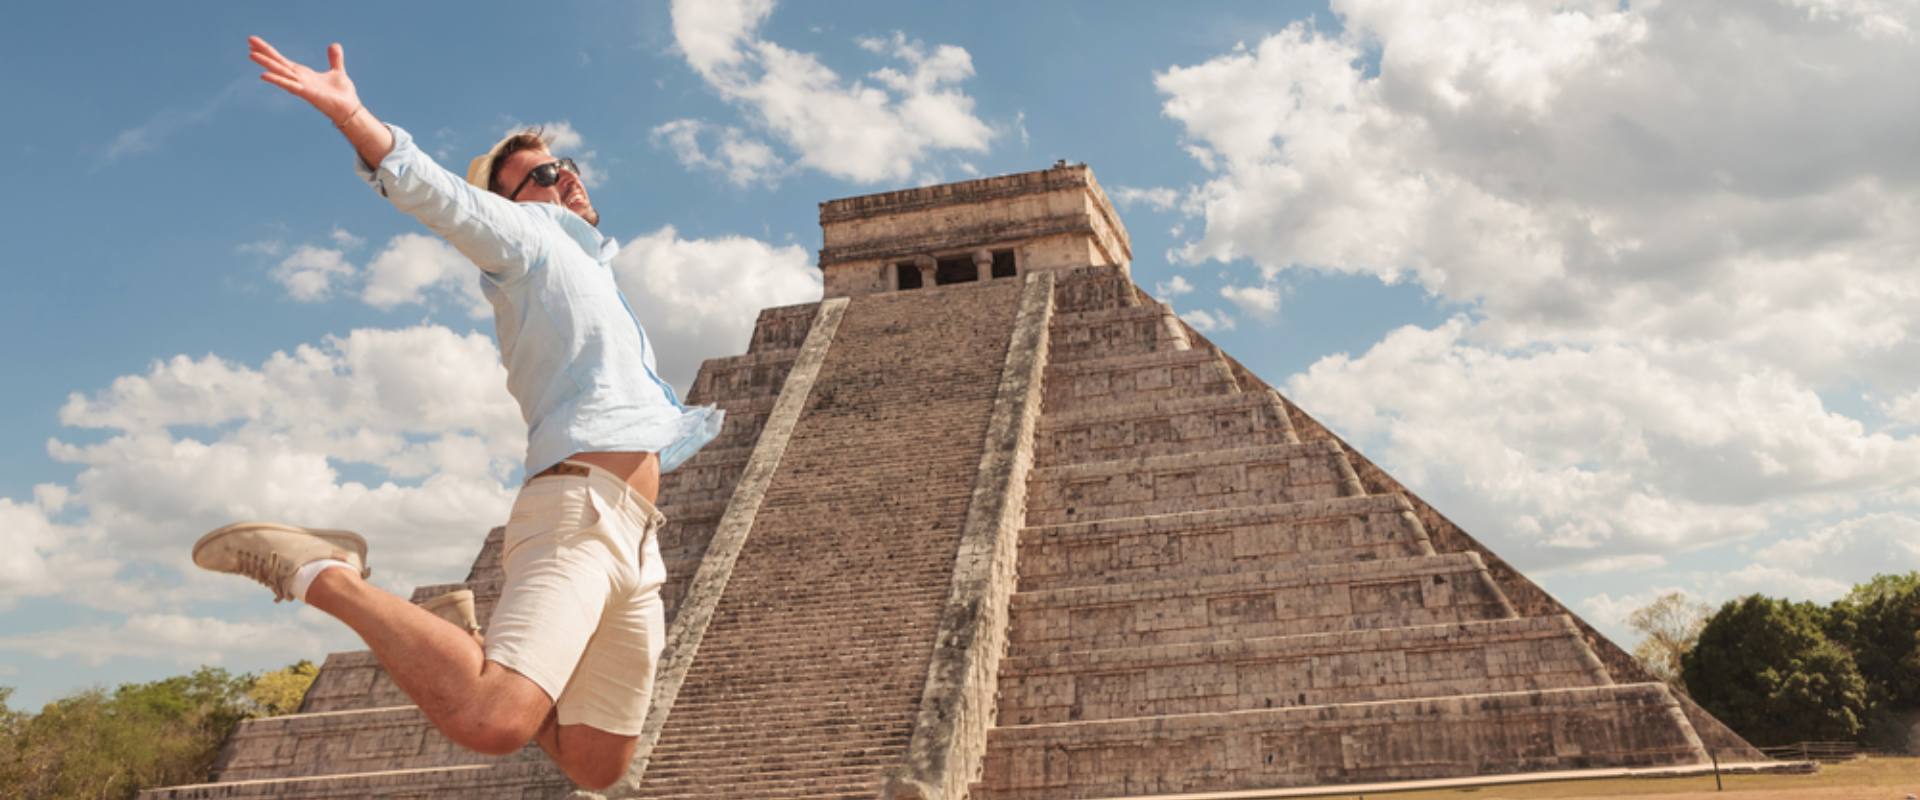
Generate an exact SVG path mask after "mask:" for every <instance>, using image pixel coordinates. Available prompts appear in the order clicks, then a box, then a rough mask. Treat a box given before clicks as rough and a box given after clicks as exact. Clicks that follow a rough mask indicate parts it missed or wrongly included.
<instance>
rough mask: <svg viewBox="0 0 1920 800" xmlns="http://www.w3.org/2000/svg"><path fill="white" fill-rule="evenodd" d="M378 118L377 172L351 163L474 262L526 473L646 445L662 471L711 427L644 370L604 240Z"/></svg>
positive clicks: (708, 409) (647, 353)
mask: <svg viewBox="0 0 1920 800" xmlns="http://www.w3.org/2000/svg"><path fill="white" fill-rule="evenodd" d="M387 127H388V128H389V129H391V130H392V131H393V152H391V153H388V154H387V157H386V158H384V159H381V161H380V168H379V170H378V171H376V170H374V169H372V168H369V167H368V166H367V165H366V164H365V163H363V162H361V161H360V159H358V158H356V159H354V163H355V167H356V169H357V170H358V171H359V173H360V176H361V177H363V178H365V179H366V180H367V182H368V183H370V184H372V185H373V187H374V189H376V190H378V191H379V192H380V194H381V196H383V197H386V198H387V199H388V200H391V201H393V204H394V206H396V207H398V208H399V209H400V210H401V211H405V212H407V213H408V214H412V215H413V217H414V218H415V219H418V220H420V221H421V222H422V223H424V224H425V225H426V226H427V227H428V228H430V229H432V230H433V232H434V233H437V234H440V236H441V237H443V238H445V239H446V240H447V243H448V244H451V245H453V247H454V249H455V250H459V251H460V252H461V253H462V254H464V255H465V256H466V257H467V258H468V259H470V260H472V261H473V263H474V266H477V267H479V268H480V288H481V290H482V291H483V292H484V293H485V294H486V296H487V300H488V301H489V302H491V303H492V304H493V322H494V337H495V338H496V339H497V340H498V341H499V343H500V362H501V363H502V364H505V365H506V367H507V391H508V392H509V393H511V394H512V395H513V399H514V400H516V401H518V402H519V403H520V416H521V418H522V419H524V420H526V423H527V474H528V475H532V474H534V473H536V472H539V471H540V470H543V469H546V468H547V467H550V466H553V465H554V464H557V463H559V462H560V461H561V460H563V459H565V458H566V457H567V456H570V455H573V454H574V453H592V452H626V451H650V452H656V453H659V454H660V469H661V470H662V471H666V470H671V469H673V468H674V467H677V466H679V465H680V464H681V462H684V461H686V460H687V459H688V458H689V457H691V456H692V455H693V454H694V452H696V451H698V450H699V449H700V448H701V447H702V446H703V445H705V444H706V443H707V442H710V441H712V440H713V437H714V436H716V435H718V434H719V433H720V424H721V420H722V418H723V417H724V416H725V413H724V412H722V411H720V410H718V409H716V408H714V407H713V406H694V407H692V408H689V407H687V406H684V405H681V403H680V398H679V397H678V396H676V395H675V394H674V391H673V387H672V386H669V385H667V383H666V381H663V380H660V376H659V375H658V374H656V373H655V371H654V365H653V364H654V361H653V347H652V346H651V345H650V344H649V343H648V342H647V332H646V330H645V329H643V328H642V327H641V326H640V320H639V319H637V318H636V317H634V314H633V308H632V307H631V306H628V305H627V299H626V298H625V297H624V296H622V295H621V294H620V287H619V286H617V285H616V284H615V283H614V279H613V269H612V262H613V254H614V253H616V252H618V251H619V249H620V248H619V245H617V244H615V243H614V241H613V239H610V238H608V237H605V236H601V235H600V232H599V231H598V230H595V229H594V227H593V226H592V225H589V224H587V221H586V220H584V219H581V218H580V216H579V215H578V214H575V213H573V212H572V211H570V210H568V209H566V208H563V207H561V206H558V205H554V204H552V203H516V202H513V201H510V200H508V199H506V198H504V197H501V196H499V195H497V194H494V193H492V192H486V191H481V190H479V189H476V188H474V187H473V186H472V185H470V184H468V183H467V182H466V180H464V179H463V178H461V177H460V176H458V175H455V174H454V173H452V172H449V171H448V170H446V169H445V168H443V167H441V166H440V165H439V164H436V163H434V161H433V159H432V158H430V157H428V156H427V154H426V153H425V152H422V151H421V150H420V148H419V147H416V146H415V145H414V143H413V137H412V136H410V135H408V134H407V132H406V131H404V130H401V129H400V128H399V127H397V126H392V125H389V126H387Z"/></svg>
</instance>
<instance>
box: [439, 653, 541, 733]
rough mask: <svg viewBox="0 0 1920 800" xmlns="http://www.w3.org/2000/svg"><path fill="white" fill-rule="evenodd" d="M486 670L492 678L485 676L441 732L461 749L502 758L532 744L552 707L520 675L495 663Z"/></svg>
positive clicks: (447, 720) (536, 689)
mask: <svg viewBox="0 0 1920 800" xmlns="http://www.w3.org/2000/svg"><path fill="white" fill-rule="evenodd" d="M486 670H487V673H492V674H487V673H483V674H482V678H481V683H480V689H479V691H477V692H476V693H475V696H474V697H473V698H471V701H470V702H467V703H463V704H461V705H460V707H459V708H458V709H456V710H454V711H453V713H452V714H451V715H450V716H449V717H448V718H447V719H446V720H445V721H444V723H443V724H442V726H441V732H442V733H444V734H446V736H447V738H448V739H451V740H453V743H454V744H457V745H460V746H461V747H465V748H467V749H469V750H474V751H478V752H481V753H485V754H487V755H490V756H503V755H507V754H509V753H513V752H515V751H518V750H519V749H520V748H522V747H525V746H526V745H527V742H530V741H533V737H534V734H536V733H538V732H539V730H540V723H541V722H543V721H545V720H546V718H547V714H548V713H549V712H550V711H551V710H552V708H553V703H552V701H550V700H548V699H547V695H546V693H545V692H543V691H541V689H540V687H539V686H537V685H535V684H534V683H533V681H530V680H528V679H527V678H525V677H524V676H522V675H520V674H519V673H516V672H513V671H511V670H507V669H505V668H503V667H500V665H498V664H496V663H493V662H488V663H487V665H486ZM496 670H497V671H496Z"/></svg>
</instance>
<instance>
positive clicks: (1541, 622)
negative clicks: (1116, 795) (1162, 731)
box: [998, 616, 1612, 725]
mask: <svg viewBox="0 0 1920 800" xmlns="http://www.w3.org/2000/svg"><path fill="white" fill-rule="evenodd" d="M1611 682H1612V681H1611V679H1610V678H1609V677H1608V675H1607V671H1606V669H1605V667H1603V666H1601V664H1600V662H1599V660H1598V659H1596V658H1594V656H1593V651H1591V650H1589V649H1588V648H1587V644H1586V641H1585V640H1583V639H1581V638H1580V631H1579V629H1577V628H1576V627H1574V624H1573V621H1572V620H1571V619H1569V618H1567V617H1566V616H1553V617H1527V618H1516V619H1500V620H1486V621H1478V622H1461V623H1455V624H1451V625H1424V626H1420V627H1411V628H1385V629H1380V630H1366V631H1348V632H1343V633H1326V634H1309V635H1304V636H1282V637H1269V638H1262V639H1241V640H1235V641H1224V642H1204V643H1196V644H1185V645H1160V646H1156V647H1136V648H1123V649H1114V650H1096V651H1092V652H1083V653H1060V654H1055V655H1051V656H1045V657H1039V658H1009V659H1007V660H1006V661H1005V662H1003V663H1002V665H1001V667H1000V715H999V717H998V719H999V721H1000V724H1002V725H1028V724H1035V723H1052V722H1074V721H1091V720H1102V719H1122V718H1126V717H1148V716H1171V715H1179V714H1200V713H1214V712H1223V711H1245V710H1253V709H1262V708H1286V707H1289V706H1319V705H1329V704H1335V703H1359V702H1373V701H1379V700H1405V699H1413V698H1421V697H1445V696H1451V695H1463V694H1490V693H1497V692H1515V691H1526V690H1535V689H1565V688H1573V687H1578V686H1604V685H1606V684H1609V683H1611Z"/></svg>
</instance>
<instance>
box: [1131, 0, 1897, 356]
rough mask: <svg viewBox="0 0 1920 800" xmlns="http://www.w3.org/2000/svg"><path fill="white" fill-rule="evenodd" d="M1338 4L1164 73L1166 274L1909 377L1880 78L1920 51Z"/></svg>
mask: <svg viewBox="0 0 1920 800" xmlns="http://www.w3.org/2000/svg"><path fill="white" fill-rule="evenodd" d="M1833 5H1835V6H1842V5H1843V4H1837V3H1836V4H1833ZM1844 7H1846V8H1856V9H1857V8H1863V7H1865V6H1859V5H1855V4H1844ZM1873 7H1874V8H1882V9H1883V12H1884V14H1896V16H1898V17H1899V18H1901V19H1907V20H1911V18H1912V16H1913V15H1914V13H1915V7H1914V5H1913V4H1906V5H1903V6H1900V7H1898V10H1897V13H1896V12H1895V11H1893V10H1886V9H1892V8H1893V7H1891V6H1888V7H1880V6H1873ZM1333 8H1334V10H1335V12H1336V13H1338V14H1339V15H1340V16H1341V17H1342V19H1343V21H1344V23H1345V26H1344V29H1345V32H1344V33H1342V34H1338V35H1335V34H1327V33H1322V32H1320V31H1318V30H1316V29H1313V28H1310V27H1307V26H1304V25H1296V26H1293V27H1291V28H1289V29H1287V30H1285V31H1283V32H1281V33H1279V34H1276V35H1273V36H1271V37H1269V38H1267V39H1265V40H1264V41H1261V42H1259V43H1258V44H1257V45H1256V46H1254V47H1252V48H1249V49H1244V50H1239V51H1235V52H1232V53H1229V54H1226V55H1222V56H1220V57H1218V58H1215V59H1212V60H1210V61H1207V62H1204V63H1201V64H1198V65H1194V66H1189V67H1174V68H1170V69H1168V70H1167V71H1165V72H1164V73H1161V74H1160V75H1159V76H1158V78H1157V84H1158V86H1159V88H1160V89H1161V91H1162V92H1163V93H1164V94H1165V95H1166V98H1167V99H1166V104H1165V112H1166V113H1167V114H1168V115H1169V116H1171V117H1172V118H1174V119H1175V120H1177V121H1179V122H1180V123H1181V124H1182V125H1184V126H1185V128H1186V132H1187V137H1188V139H1189V140H1190V142H1191V143H1192V144H1191V146H1192V147H1193V148H1194V152H1195V153H1196V154H1197V155H1199V156H1201V157H1202V158H1201V161H1202V165H1203V166H1205V167H1207V168H1209V169H1212V170H1214V175H1213V176H1212V177H1211V178H1210V179H1209V180H1208V181H1207V182H1206V183H1204V184H1203V185H1201V186H1198V187H1194V189H1193V190H1192V194H1191V196H1190V198H1189V205H1190V207H1191V209H1192V210H1193V212H1194V213H1196V214H1198V215H1200V216H1202V217H1203V218H1204V219H1205V222H1206V228H1205V232H1204V233H1203V234H1201V235H1200V236H1199V238H1197V239H1194V240H1192V241H1189V242H1188V243H1187V244H1186V246H1185V247H1184V248H1183V249H1182V250H1181V251H1180V252H1181V255H1182V257H1184V258H1187V259H1190V260H1206V259H1219V260H1223V261H1232V260H1236V259H1246V260H1249V261H1252V262H1253V263H1254V264H1255V265H1257V266H1258V267H1259V268H1260V270H1261V271H1262V272H1263V273H1265V274H1266V275H1269V276H1270V275H1272V274H1274V273H1277V272H1281V271H1286V270H1291V269H1317V270H1329V271H1338V272H1348V273H1357V274H1365V275H1374V276H1377V277H1379V278H1381V279H1382V280H1385V281H1397V280H1403V279H1412V280H1416V281H1418V282H1419V283H1420V284H1421V285H1423V286H1425V287H1426V288H1427V289H1429V290H1430V291H1432V292H1434V293H1435V294H1438V295H1440V296H1442V297H1445V298H1446V299H1449V300H1452V301H1458V302H1462V303H1469V304H1475V305H1476V306H1477V308H1478V309H1479V310H1480V311H1481V312H1482V313H1483V314H1484V315H1485V317H1486V319H1487V321H1488V323H1489V325H1490V326H1492V327H1490V328H1489V330H1488V333H1489V334H1490V335H1492V334H1498V335H1500V336H1502V337H1504V338H1505V339H1506V340H1507V341H1509V342H1515V343H1518V342H1526V341H1532V340H1537V339H1542V338H1552V339H1564V340H1571V341H1588V340H1594V339H1612V338H1617V337H1623V336H1631V337H1634V338H1637V339H1640V340H1645V341H1655V340H1661V341H1671V342H1674V343H1677V344H1681V345H1704V344H1705V343H1708V342H1711V343H1712V345H1713V346H1714V347H1719V348H1726V349H1730V350H1734V351H1737V352H1741V353H1746V354H1750V355H1755V356H1757V357H1762V358H1765V359H1766V360H1769V361H1771V362H1773V363H1776V364H1778V365H1781V366H1783V367H1785V368H1788V369H1790V370H1792V371H1794V372H1795V373H1796V374H1803V375H1805V376H1807V377H1808V378H1810V379H1818V380H1836V379H1838V377H1839V376H1840V375H1842V374H1843V373H1846V372H1856V373H1857V372H1865V373H1867V374H1870V375H1871V376H1873V379H1874V380H1877V381H1885V382H1888V383H1891V384H1893V385H1894V386H1895V387H1897V388H1899V389H1901V390H1903V391H1904V390H1910V389H1912V388H1914V387H1915V386H1916V385H1920V375H1914V374H1913V373H1912V371H1911V370H1908V369H1906V368H1905V367H1904V366H1903V365H1905V364H1911V363H1913V362H1914V361H1915V360H1916V359H1920V341H1916V339H1915V337H1913V336H1911V335H1909V334H1908V333H1907V332H1908V331H1912V330H1916V329H1920V304H1916V303H1914V302H1913V300H1914V298H1916V297H1920V273H1916V272H1915V271H1914V270H1912V269H1910V268H1909V267H1908V265H1910V264H1912V263H1913V262H1914V261H1915V259H1916V256H1920V214H1916V213H1915V212H1916V211H1920V192H1917V191H1916V182H1917V181H1920V158H1916V157H1914V156H1913V155H1912V154H1911V153H1908V152H1907V151H1906V150H1903V149H1900V148H1889V147H1886V146H1884V143H1885V142H1889V141H1903V140H1906V139H1908V138H1911V134H1912V132H1913V131H1914V130H1916V129H1920V87H1916V86H1914V85H1912V84H1911V82H1900V81H1893V80H1891V78H1890V76H1894V75H1907V74H1912V73H1913V72H1914V71H1915V70H1916V69H1920V50H1917V49H1915V48H1912V47H1910V46H1907V44H1906V43H1905V42H1903V41H1900V40H1896V39H1891V38H1887V37H1876V36H1868V35H1864V34H1861V33H1859V32H1857V31H1856V30H1855V29H1854V28H1852V27H1849V26H1845V25H1836V24H1832V23H1828V22H1822V21H1821V20H1820V19H1818V18H1817V17H1818V16H1819V15H1818V14H1815V15H1813V16H1814V17H1816V18H1812V19H1810V18H1809V14H1808V13H1807V12H1805V11H1796V10H1794V9H1791V8H1787V7H1784V6H1782V5H1780V4H1779V3H1778V2H1748V1H1747V0H1720V1H1719V2H1706V3H1705V4H1704V5H1703V4H1702V3H1699V2H1696V3H1653V4H1642V3H1636V4H1632V5H1631V6H1625V5H1622V4H1618V3H1613V2H1598V1H1595V2H1581V3H1561V4H1550V5H1542V4H1537V3H1520V2H1512V1H1510V0H1451V1H1450V2H1435V3H1415V4H1407V3H1386V2H1379V1H1378V0H1341V1H1339V2H1335V3H1334V6H1333ZM1869 16H1872V15H1869ZM1783 53H1791V54H1793V57H1791V58H1783V57H1781V54H1783ZM1376 60H1377V64H1378V67H1377V70H1371V69H1369V68H1368V67H1367V65H1368V63H1369V62H1374V61H1376ZM1883 388H1884V387H1883Z"/></svg>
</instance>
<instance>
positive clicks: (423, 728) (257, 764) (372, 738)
mask: <svg viewBox="0 0 1920 800" xmlns="http://www.w3.org/2000/svg"><path fill="white" fill-rule="evenodd" d="M526 758H545V756H543V755H542V754H541V753H540V751H539V748H537V747H532V746H529V747H528V748H525V749H522V750H521V751H520V752H518V753H515V754H514V755H510V756H504V757H496V756H487V755H482V754H480V753H476V752H474V751H472V750H468V749H466V748H463V747H461V746H459V745H456V744H454V743H453V742H452V741H450V740H448V739H447V738H446V737H445V736H442V735H440V732H439V731H438V730H435V729H434V727H433V724H432V723H430V722H428V721H427V718H426V716H425V715H424V714H422V713H420V709H418V708H415V707H413V706H397V707H393V708H375V709H364V710H357V711H334V712H327V713H302V714H290V715H287V716H284V717H266V718H263V719H250V720H243V721H242V722H241V723H240V725H239V726H238V727H236V728H235V729H234V732H233V736H232V738H230V739H229V740H228V742H227V746H226V748H225V749H224V750H222V751H221V755H220V760H219V761H218V762H216V763H215V764H214V772H215V774H217V775H219V776H220V778H221V780H227V781H236V780H251V779H257V778H273V777H303V776H312V775H344V774H353V773H361V772H377V771H381V770H393V769H427V768H434V767H453V766H462V765H467V764H491V763H503V762H507V761H514V760H519V759H526Z"/></svg>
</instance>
